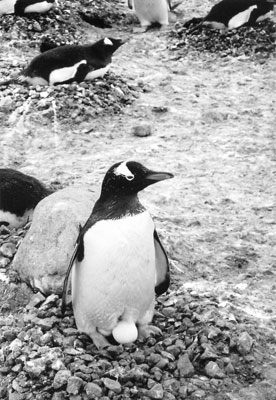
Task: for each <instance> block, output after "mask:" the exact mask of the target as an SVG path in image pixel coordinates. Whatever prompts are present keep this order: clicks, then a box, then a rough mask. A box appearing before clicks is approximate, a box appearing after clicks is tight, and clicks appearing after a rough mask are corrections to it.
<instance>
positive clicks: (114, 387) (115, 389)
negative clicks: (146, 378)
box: [103, 378, 122, 394]
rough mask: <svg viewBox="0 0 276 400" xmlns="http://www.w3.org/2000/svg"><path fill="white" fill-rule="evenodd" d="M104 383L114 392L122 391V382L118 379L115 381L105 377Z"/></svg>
mask: <svg viewBox="0 0 276 400" xmlns="http://www.w3.org/2000/svg"><path fill="white" fill-rule="evenodd" d="M103 384H104V386H105V387H106V388H107V389H109V390H112V392H114V393H117V394H119V393H121V391H122V387H121V384H120V383H119V382H118V381H115V380H114V379H110V378H104V379H103Z"/></svg>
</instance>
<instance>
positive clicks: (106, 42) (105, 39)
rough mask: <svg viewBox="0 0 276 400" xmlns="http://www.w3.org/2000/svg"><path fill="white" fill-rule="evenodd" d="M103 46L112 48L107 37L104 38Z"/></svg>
mask: <svg viewBox="0 0 276 400" xmlns="http://www.w3.org/2000/svg"><path fill="white" fill-rule="evenodd" d="M104 44H106V45H108V46H113V43H112V42H111V40H110V39H108V37H106V38H104Z"/></svg>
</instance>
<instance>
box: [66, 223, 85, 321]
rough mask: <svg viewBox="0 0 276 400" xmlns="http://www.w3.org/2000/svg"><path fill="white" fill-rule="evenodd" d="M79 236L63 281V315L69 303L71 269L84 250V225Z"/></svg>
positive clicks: (80, 228)
mask: <svg viewBox="0 0 276 400" xmlns="http://www.w3.org/2000/svg"><path fill="white" fill-rule="evenodd" d="M79 231H80V233H79V236H78V239H77V242H76V245H75V248H74V251H73V254H72V257H71V259H70V262H69V266H68V269H67V272H66V276H65V278H64V283H63V289H62V301H61V313H62V315H64V313H65V310H66V305H67V293H68V289H69V278H70V275H71V271H72V267H73V265H74V262H75V260H76V257H77V256H78V254H79V252H80V251H83V250H82V249H83V238H82V236H81V231H82V227H81V225H79Z"/></svg>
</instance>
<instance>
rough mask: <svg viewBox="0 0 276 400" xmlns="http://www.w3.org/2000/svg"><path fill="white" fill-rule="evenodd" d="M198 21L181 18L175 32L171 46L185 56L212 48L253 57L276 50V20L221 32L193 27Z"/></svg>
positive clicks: (224, 54) (224, 53)
mask: <svg viewBox="0 0 276 400" xmlns="http://www.w3.org/2000/svg"><path fill="white" fill-rule="evenodd" d="M197 24H198V20H196V21H195V23H193V22H191V21H186V22H177V23H176V24H175V29H174V30H173V31H172V33H171V36H172V38H174V40H173V43H170V45H169V47H170V49H171V50H174V51H178V52H179V55H181V56H184V55H185V54H187V53H188V52H189V51H191V50H196V51H197V52H210V53H212V54H214V55H216V56H220V57H227V56H232V57H241V56H246V57H249V56H251V57H253V58H254V59H255V60H256V59H261V60H263V59H264V58H267V57H270V56H271V55H274V54H275V51H276V24H275V22H273V21H269V22H268V21H264V22H260V23H258V24H257V25H256V26H254V27H247V26H242V27H240V28H239V29H232V30H230V31H226V32H221V31H219V30H211V29H207V28H205V27H202V26H201V27H199V28H198V29H196V30H195V31H192V30H193V28H194V27H196V26H197Z"/></svg>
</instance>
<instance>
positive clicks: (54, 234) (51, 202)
mask: <svg viewBox="0 0 276 400" xmlns="http://www.w3.org/2000/svg"><path fill="white" fill-rule="evenodd" d="M98 197H99V196H98V194H95V193H94V192H90V191H88V190H86V189H80V188H66V189H62V190H59V191H57V192H55V193H53V194H51V195H50V196H48V197H46V198H45V199H43V200H42V201H41V202H39V203H38V205H37V206H36V208H35V211H34V214H33V221H32V225H31V227H30V229H29V231H28V233H27V235H26V236H25V238H24V239H23V241H22V242H21V245H20V247H19V249H18V251H17V253H16V256H15V258H14V261H13V268H14V270H15V271H17V272H18V274H19V276H20V278H21V279H22V280H23V281H24V282H26V283H28V284H29V285H31V286H32V287H37V288H39V289H40V290H41V292H42V293H43V294H45V295H50V294H52V293H55V294H61V293H62V287H63V278H64V276H65V274H66V271H67V268H68V264H69V261H70V258H71V255H72V253H73V250H74V246H75V243H76V239H77V237H78V234H79V225H80V224H81V225H84V223H85V222H86V220H87V218H88V217H89V215H90V213H91V211H92V208H93V206H94V203H95V201H96V200H97V198H98Z"/></svg>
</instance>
